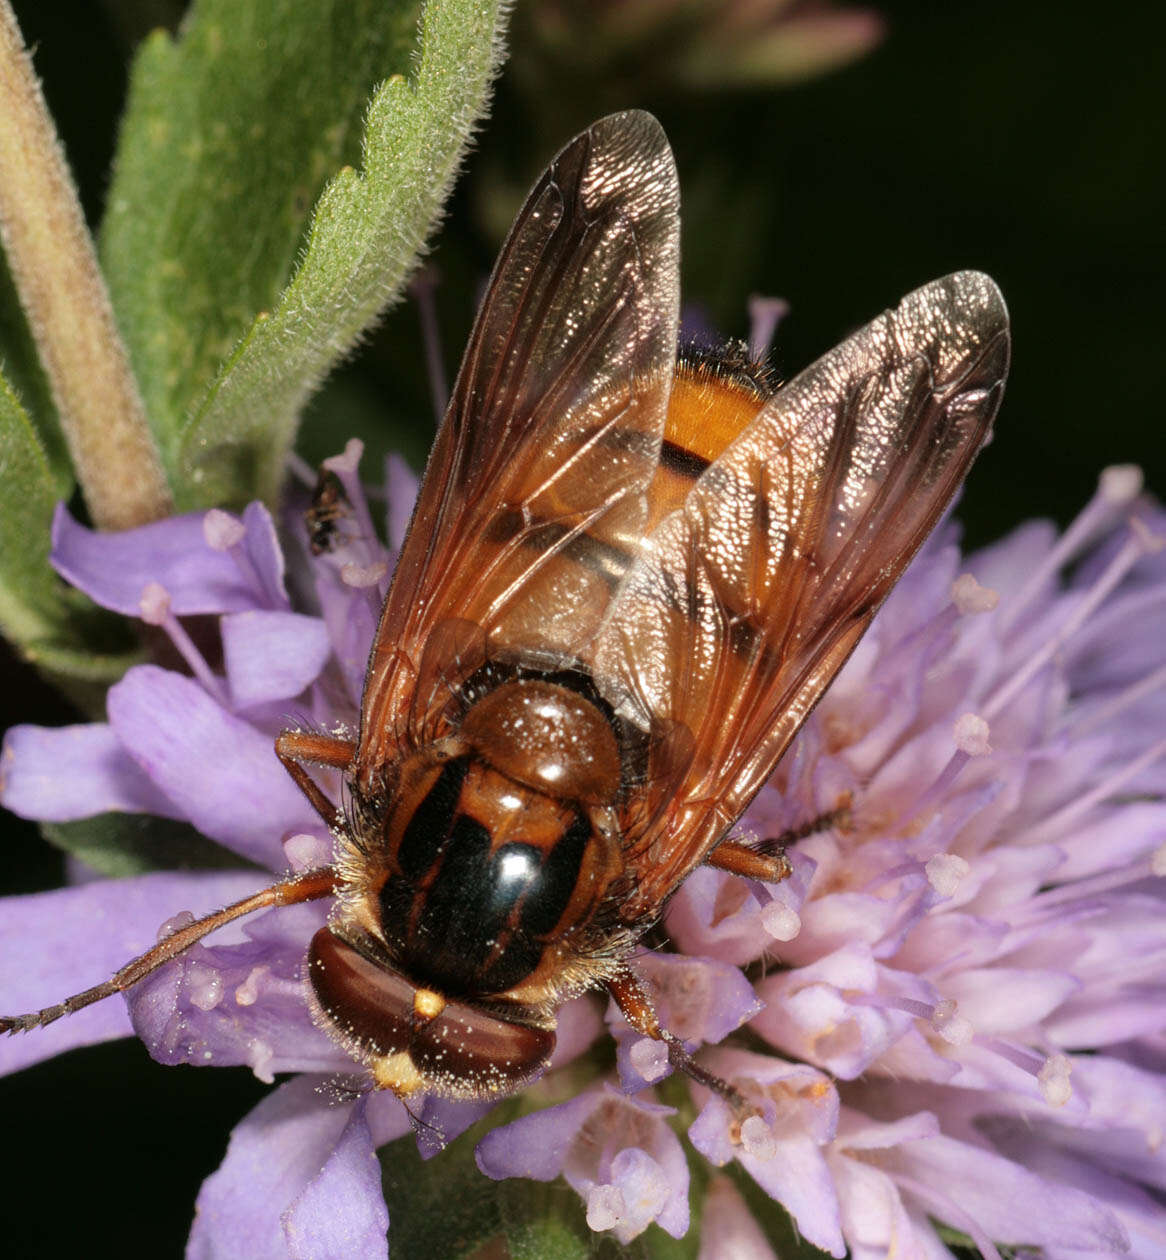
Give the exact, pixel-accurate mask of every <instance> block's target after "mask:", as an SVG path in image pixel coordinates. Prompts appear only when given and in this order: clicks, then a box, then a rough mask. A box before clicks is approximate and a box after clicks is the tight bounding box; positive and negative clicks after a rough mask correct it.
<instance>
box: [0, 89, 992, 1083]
mask: <svg viewBox="0 0 1166 1260" xmlns="http://www.w3.org/2000/svg"><path fill="white" fill-rule="evenodd" d="M678 323H679V193H678V188H677V178H676V170H675V165H674V163H673V159H672V154H671V151H670V149H669V147H668V143H667V140H666V139H665V137H664V134H663V132H662V131H661V129H660V127H659V124H658V123H657V122H656V121H655V120H654V119H653V118H651V117H650V116H649V115H647V114H643V113H639V112H635V111H632V112H628V113H624V114H615V115H612V116H611V117H609V118H604V119H601V120H600V121H599V122H597V123H595V124H594V126H592V127H590V128H588V129H587V130H586V131H585V132H583V133H582V134H581V135H579V136H577V137H576V138H575V139H574V140H573V141H571V142H570V143H569V144H568V145H567V146H566V147H565V148H564V149H563V150H562V151H561V152H560V153H559V154H558V155H557V156H556V157H555V159H554V160H553V161H552V163H551V165H550V166H549V167H548V169H547V171H546V172H545V173H544V175H543V176H542V178H541V179H540V180H539V182H538V183H537V184H536V185H535V187H534V189H533V190H532V192H531V193H530V196H529V197H528V199H527V201H526V203H525V204H524V206H523V207H522V209H521V211H520V212H519V215H518V217H517V219H516V221H515V223H514V226H513V228H512V229H511V231H510V234H509V236H508V237H507V240H506V242H505V244H504V246H503V249H502V252H501V255H500V257H499V261H498V263H497V265H496V267H495V270H494V273H493V275H492V277H491V280H490V284H489V287H488V289H487V292H486V296H485V298H484V299H483V302H482V306H481V309H480V310H479V312H478V315H477V318H476V320H475V323H474V328H473V332H472V334H471V337H470V342H469V345H468V346H467V349H466V352H465V356H464V358H463V361H462V366H461V369H460V371H459V374H458V377H457V381H456V384H455V387H454V389H453V392H452V395H451V399H450V405H449V409H448V411H447V413H446V416H445V420H444V421H443V423H442V425H441V427H440V430H439V432H438V435H437V439H436V442H435V444H434V449H433V452H432V454H431V456H430V460H429V464H428V467H427V469H426V473H425V477H424V480H423V482H422V485H421V490H420V493H419V496H418V500H417V506H416V508H415V511H414V515H413V520H412V523H411V525H410V528H409V531H408V534H407V536H406V538H405V541H404V544H403V546H402V549H401V554H400V559H399V562H398V565H397V569H396V573H395V575H394V577H393V581H392V584H391V586H390V589H389V592H388V595H387V597H386V600H385V604H384V607H383V610H382V612H381V617H380V621H379V624H378V627H377V631H376V635H375V638H374V641H373V643H372V648H371V652H370V655H369V660H368V668H367V672H366V675H365V683H364V692H363V696H362V699H361V713H360V731H359V736H358V738H357V739H355V740H352V739H349V738H345V737H341V736H339V735H327V734H322V733H316V732H312V731H284V732H283V733H282V734H280V735H279V737H278V739H277V741H276V754H277V756H278V757H279V758H280V760H281V761H282V762H283V764H284V766H285V767H286V769H287V770H288V772H289V774H290V775H291V776H292V778H293V779H294V781H295V782H296V784H297V785H298V786H299V787H300V789H301V790H302V791H303V793H304V794H305V796H306V797H307V799H308V801H309V802H310V803H311V805H312V807H313V808H314V809H315V811H316V812H317V813H318V814H319V815H320V817H321V818H322V819H323V820H324V822H325V823H326V824H327V826H328V828H329V829H330V830H331V832H332V833H333V834H334V835H335V836H336V838H337V843H338V845H339V854H338V857H337V860H336V862H335V863H334V864H333V865H332V866H329V867H326V868H320V869H318V870H315V871H311V872H307V873H306V874H304V875H300V876H296V877H294V878H289V879H287V880H284V881H281V882H280V883H278V884H275V885H273V886H272V887H271V888H269V889H267V890H265V891H264V892H262V893H259V894H255V895H254V896H252V897H249V898H247V899H245V900H244V901H241V902H238V903H236V904H235V905H234V906H231V907H228V908H227V909H226V910H223V911H220V912H219V913H218V914H215V915H211V916H208V917H207V918H206V919H204V920H201V921H199V922H198V923H195V924H191V925H189V926H187V927H184V928H182V929H180V930H179V931H178V932H176V933H174V934H173V935H172V936H170V937H167V938H166V939H165V940H164V941H162V942H161V943H160V944H159V945H158V946H156V947H155V948H154V949H153V950H151V951H149V953H147V954H145V955H143V956H142V957H141V958H139V959H136V960H135V961H134V962H132V963H130V964H128V965H127V966H126V967H125V968H123V969H122V971H120V972H118V974H117V975H116V976H115V977H114V978H113V979H112V980H111V981H109V982H107V983H106V984H103V985H99V986H97V987H95V988H94V989H91V990H87V991H86V992H85V993H82V994H79V995H77V996H76V997H74V998H70V999H67V1000H66V1001H65V1002H63V1003H61V1004H59V1005H58V1006H54V1007H49V1008H46V1009H45V1010H43V1011H40V1012H34V1013H32V1014H30V1015H26V1016H16V1017H12V1018H8V1019H5V1020H2V1021H0V1028H4V1027H6V1028H8V1029H9V1030H10V1031H11V1030H16V1029H27V1028H31V1027H34V1026H35V1025H37V1024H43V1023H47V1022H49V1021H50V1020H52V1019H55V1018H57V1017H58V1016H59V1015H61V1014H65V1013H67V1012H68V1011H71V1010H75V1009H77V1008H79V1007H81V1006H84V1005H87V1004H88V1003H90V1002H93V1001H96V1000H98V999H99V998H102V997H105V996H108V995H109V994H111V993H115V992H118V991H121V990H124V989H126V988H128V987H129V986H130V985H132V984H135V983H137V981H138V980H140V979H141V978H142V977H143V976H144V975H146V974H148V973H149V972H150V971H151V970H153V969H154V968H155V967H158V966H160V965H161V964H162V963H164V962H166V961H168V960H169V959H171V958H173V957H175V956H176V955H177V954H179V953H180V952H182V950H184V949H186V948H188V947H189V946H190V945H191V944H193V943H194V941H196V940H198V939H200V938H201V936H203V935H205V934H206V933H207V932H209V931H211V930H213V929H214V928H215V927H217V926H219V925H220V924H222V923H225V922H228V921H229V920H231V919H233V918H236V917H238V916H239V915H241V914H246V913H250V912H251V911H253V910H257V909H262V908H265V907H271V906H280V905H286V904H289V903H292V902H297V901H306V900H310V899H313V898H319V897H325V896H332V897H333V898H334V902H333V909H332V912H331V916H330V920H329V924H328V926H327V927H324V928H321V929H320V930H319V931H318V932H316V934H315V936H314V937H313V939H312V941H311V944H310V948H309V950H308V954H307V965H306V971H305V976H306V981H307V989H308V991H309V994H310V998H309V1000H310V1002H311V1004H312V1007H313V1010H314V1012H315V1014H316V1016H317V1019H318V1021H319V1022H320V1024H321V1025H322V1026H323V1027H324V1028H325V1029H326V1030H327V1031H328V1033H329V1034H330V1035H331V1036H332V1037H333V1039H334V1040H335V1041H336V1042H337V1043H338V1044H339V1045H341V1046H342V1047H343V1048H344V1049H345V1050H346V1051H348V1053H349V1054H350V1055H351V1056H352V1057H353V1058H354V1059H355V1060H356V1061H357V1062H358V1063H360V1064H362V1065H364V1066H365V1067H367V1068H368V1069H369V1071H370V1073H371V1077H372V1081H373V1084H374V1085H375V1086H377V1087H379V1088H385V1089H391V1090H393V1091H394V1092H396V1093H397V1094H399V1095H402V1096H408V1095H412V1094H416V1093H418V1092H420V1091H432V1092H435V1093H438V1094H443V1095H446V1096H450V1097H456V1098H486V1097H495V1096H497V1095H500V1094H503V1093H507V1092H511V1091H513V1090H515V1089H517V1088H518V1087H519V1086H521V1085H522V1084H523V1083H524V1082H525V1081H527V1080H529V1079H531V1077H533V1076H534V1075H536V1074H537V1073H538V1072H539V1071H540V1070H541V1069H542V1067H543V1066H544V1065H545V1064H546V1062H547V1061H548V1058H549V1056H550V1053H551V1051H552V1049H553V1047H554V1044H555V1012H556V1010H557V1008H558V1006H559V1005H560V1004H561V1003H562V1002H563V1001H564V1000H565V999H566V998H568V997H570V996H572V995H574V994H578V993H580V992H582V991H584V990H586V989H588V988H596V987H603V988H605V989H606V990H607V992H608V994H609V995H610V997H611V998H613V999H614V1001H615V1002H616V1003H617V1005H618V1006H619V1008H620V1010H621V1012H622V1013H623V1015H624V1017H625V1018H626V1019H627V1021H628V1022H629V1024H631V1026H632V1027H634V1028H635V1029H636V1030H638V1031H639V1032H640V1033H641V1034H642V1035H644V1036H647V1037H652V1038H656V1039H658V1040H660V1041H662V1042H664V1043H665V1044H666V1045H667V1047H668V1056H669V1059H670V1060H671V1062H672V1064H673V1065H674V1066H676V1067H679V1068H681V1069H683V1070H684V1071H686V1072H688V1073H689V1074H690V1075H692V1076H693V1077H695V1078H696V1079H697V1080H700V1081H702V1082H703V1083H704V1084H706V1085H708V1086H709V1087H710V1088H712V1089H719V1090H720V1091H721V1093H722V1094H724V1095H725V1096H727V1097H729V1098H732V1099H733V1100H734V1101H735V1102H736V1103H738V1104H739V1105H741V1106H744V1105H745V1104H744V1100H743V1099H742V1098H741V1096H740V1095H739V1094H738V1093H737V1092H736V1091H735V1090H734V1089H733V1087H732V1086H730V1085H728V1084H726V1083H725V1082H723V1081H720V1080H718V1079H717V1078H716V1077H714V1076H712V1075H711V1074H710V1073H708V1072H707V1071H705V1070H704V1069H703V1068H702V1067H701V1066H700V1065H699V1063H697V1062H696V1061H695V1060H694V1059H693V1057H692V1055H691V1054H690V1053H688V1051H687V1050H686V1049H685V1047H684V1046H683V1044H682V1043H680V1042H679V1041H678V1040H677V1038H676V1037H674V1036H673V1035H672V1034H670V1033H669V1032H668V1030H667V1029H665V1028H662V1027H661V1025H660V1023H659V1021H658V1020H657V1018H656V1015H655V1012H654V1010H653V1007H652V1003H651V1001H650V999H649V997H648V995H647V994H646V993H645V991H644V990H643V988H642V987H641V985H640V983H639V981H638V980H637V978H636V975H635V972H634V969H633V965H632V962H631V956H632V953H633V950H634V947H635V944H636V942H637V940H638V939H639V938H640V937H641V936H642V935H643V933H644V932H645V931H646V929H647V928H648V927H649V926H650V925H651V924H653V923H655V922H656V921H657V920H658V919H659V917H660V915H661V913H662V911H663V908H664V907H665V905H666V904H667V902H668V900H669V898H670V897H671V896H672V895H673V893H674V892H675V891H676V889H677V888H678V887H679V886H680V884H681V883H682V882H683V881H684V879H685V878H686V877H687V876H688V874H689V873H690V872H692V871H693V870H694V869H695V868H696V867H697V866H699V865H700V864H702V863H707V864H709V865H711V866H714V867H717V868H719V869H720V870H723V871H727V872H730V873H732V874H735V875H739V876H744V877H747V878H751V879H755V880H763V881H771V882H772V881H777V880H780V879H783V878H785V877H786V876H787V875H788V874H789V873H790V866H789V863H788V862H787V861H786V859H785V857H784V855H783V853H782V851H781V838H780V837H777V838H772V839H771V840H768V841H762V842H761V843H759V844H747V843H744V842H742V841H738V840H735V839H734V838H733V837H732V836H731V835H730V832H731V829H732V827H733V825H734V824H735V823H736V821H737V819H738V818H739V817H740V816H741V814H742V813H743V811H744V810H745V809H746V807H747V806H748V805H749V803H750V801H751V800H752V799H753V797H754V796H755V794H756V793H757V792H758V791H759V790H760V788H761V787H762V785H763V784H764V783H765V782H766V780H767V779H768V778H769V776H770V774H771V773H772V771H773V769H774V767H775V766H776V765H777V763H778V761H779V759H780V758H781V756H782V755H783V753H784V752H785V750H786V749H787V748H788V746H789V744H790V741H791V740H792V739H793V738H794V736H795V734H796V733H797V731H798V729H799V728H800V726H801V724H802V723H803V722H804V721H805V719H806V717H807V716H808V715H809V713H810V712H811V710H812V709H813V707H814V705H815V704H816V703H817V702H818V700H819V699H820V698H821V696H822V694H823V692H824V690H825V689H826V687H827V686H828V685H829V684H830V682H831V680H832V679H833V678H834V676H835V675H836V674H837V672H838V670H839V669H840V668H841V667H842V666H843V664H844V663H845V662H846V660H847V658H848V656H849V655H850V653H851V652H852V651H853V650H854V648H855V646H856V645H857V643H858V641H859V639H860V638H861V636H862V635H863V633H864V632H865V630H866V628H867V627H868V626H869V624H870V622H871V619H872V618H873V617H874V615H875V613H876V612H877V610H878V608H879V606H880V605H881V604H882V602H883V600H884V599H886V597H887V595H888V594H889V592H890V590H891V588H892V587H893V585H894V584H895V582H896V581H897V580H898V578H899V577H900V576H901V575H902V573H903V571H904V569H905V568H906V566H907V564H908V563H909V562H910V560H911V558H912V557H913V556H914V555H915V553H916V552H917V551H918V549H919V547H920V546H921V545H922V543H923V541H924V539H925V538H926V537H927V535H928V533H929V532H930V531H931V529H932V528H933V526H934V525H935V523H936V522H937V521H938V520H939V518H940V517H941V515H942V514H943V512H944V511H945V510H946V508H947V506H948V504H949V503H950V502H951V499H952V497H953V495H954V494H955V492H956V490H957V489H958V487H959V485H960V483H961V482H962V480H963V477H964V475H965V474H966V472H967V470H968V468H969V466H970V465H971V462H972V460H973V458H974V457H975V455H976V453H977V452H978V451H979V449H980V447H981V446H982V445H983V444H984V442H985V440H986V439H987V437H988V435H989V432H990V429H991V424H992V420H993V417H994V416H995V414H996V410H997V407H998V406H999V402H1000V397H1001V392H1002V389H1003V382H1004V377H1005V374H1006V372H1007V366H1008V345H1009V342H1008V322H1007V313H1006V311H1005V308H1004V303H1003V300H1002V298H1001V296H1000V294H999V292H998V290H997V289H996V286H995V285H994V284H993V283H992V281H991V280H990V279H988V277H986V276H983V275H980V274H978V273H976V272H959V273H956V274H954V275H951V276H947V277H945V278H943V279H940V280H936V281H933V282H932V283H931V284H928V285H925V286H924V287H923V288H920V289H917V290H916V291H915V292H913V293H910V294H908V296H907V297H905V298H904V299H903V300H902V301H901V303H900V304H899V305H898V307H896V308H895V309H894V310H890V311H886V312H884V313H883V314H882V315H880V316H878V317H877V318H876V319H874V320H873V321H872V322H871V323H869V324H868V325H867V326H866V327H864V328H861V329H859V330H858V331H857V332H855V333H853V334H852V335H851V336H849V337H848V338H847V339H846V340H845V341H844V342H843V343H842V344H841V345H839V346H837V347H836V348H835V349H834V350H832V351H830V352H829V353H828V354H826V355H825V356H823V358H822V359H820V360H819V361H818V362H817V363H815V364H813V365H811V366H810V367H808V368H807V369H805V370H804V371H803V372H801V373H800V374H799V375H797V376H796V377H794V378H793V379H792V380H791V381H789V382H788V383H786V384H785V385H784V386H782V387H781V388H780V389H774V388H773V386H772V383H771V382H770V381H769V380H768V378H767V376H766V374H765V373H764V372H763V371H760V370H758V369H757V367H756V365H751V364H749V363H747V362H745V361H744V360H743V358H742V356H741V355H740V354H739V353H736V352H734V353H731V354H727V355H724V354H721V355H716V354H714V355H704V356H700V355H697V356H692V355H687V356H681V358H680V360H679V362H678V360H677V335H678ZM349 516H350V512H349V505H348V503H347V502H346V500H345V497H344V494H343V488H342V487H340V486H338V485H337V484H336V482H335V480H334V479H333V480H329V479H327V478H325V479H322V480H321V482H320V483H319V485H318V486H317V489H316V494H315V498H314V501H313V506H312V509H311V511H310V512H309V515H308V518H307V524H308V530H309V544H310V547H311V549H312V550H313V552H314V553H315V554H316V555H317V556H323V557H324V559H326V560H334V559H335V557H334V556H333V555H330V554H328V553H330V552H332V551H334V550H336V549H337V548H339V547H341V546H342V545H343V544H344V540H345V538H346V537H347V531H348V529H350V528H355V527H356V526H355V522H352V523H349V519H348V518H349ZM321 563H323V561H321ZM314 766H323V767H328V768H331V769H333V770H337V771H340V772H342V774H343V775H344V779H345V785H346V790H347V795H348V797H349V807H348V808H347V810H341V809H340V808H339V807H338V806H337V805H336V803H335V802H334V801H332V800H331V799H330V798H329V797H328V795H327V794H326V793H325V792H324V790H323V789H322V788H321V787H320V785H319V784H318V783H317V782H316V781H315V779H314V778H313V777H312V774H311V772H310V767H314ZM839 816H840V810H834V811H832V812H830V813H828V814H827V815H825V816H824V817H825V819H826V823H825V825H829V823H830V820H832V819H834V818H837V817H839ZM800 834H805V829H804V828H803V829H801V831H800Z"/></svg>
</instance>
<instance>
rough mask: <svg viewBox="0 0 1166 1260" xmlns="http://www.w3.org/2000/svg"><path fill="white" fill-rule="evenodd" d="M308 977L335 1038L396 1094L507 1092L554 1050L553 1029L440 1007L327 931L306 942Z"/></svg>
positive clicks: (449, 1004) (456, 1006)
mask: <svg viewBox="0 0 1166 1260" xmlns="http://www.w3.org/2000/svg"><path fill="white" fill-rule="evenodd" d="M308 975H309V977H310V978H311V982H312V990H313V992H314V993H315V996H316V1001H317V1003H318V1005H319V1009H320V1011H321V1012H322V1013H323V1015H324V1016H325V1018H326V1019H327V1020H328V1023H329V1024H330V1025H331V1027H332V1031H333V1032H334V1034H335V1035H337V1036H338V1037H340V1039H341V1040H342V1041H343V1042H344V1043H345V1045H346V1046H347V1047H348V1049H349V1050H350V1051H351V1052H352V1053H353V1054H354V1055H355V1056H356V1057H358V1058H360V1059H362V1060H364V1061H365V1062H367V1063H368V1064H369V1066H370V1067H371V1068H372V1069H373V1074H374V1076H375V1077H376V1078H377V1082H378V1084H379V1085H380V1086H381V1087H382V1088H391V1089H394V1090H395V1092H397V1093H398V1094H400V1095H402V1096H404V1095H406V1094H410V1093H415V1092H418V1091H420V1090H427V1089H439V1090H440V1091H441V1092H442V1093H443V1094H445V1095H446V1096H447V1097H449V1096H453V1097H461V1098H489V1097H493V1096H495V1095H498V1094H504V1093H509V1092H511V1091H513V1090H515V1089H517V1088H519V1086H521V1085H522V1084H523V1083H525V1082H526V1081H528V1080H530V1078H531V1077H533V1076H534V1075H535V1074H536V1073H537V1072H538V1071H539V1070H540V1069H541V1068H543V1067H544V1066H545V1065H546V1062H547V1059H548V1058H549V1056H550V1053H551V1051H552V1050H553V1049H554V1046H555V1034H554V1032H553V1031H552V1030H550V1029H547V1028H536V1027H534V1026H532V1025H530V1024H524V1023H519V1022H514V1021H511V1020H508V1019H504V1018H502V1017H501V1016H498V1015H494V1014H491V1013H488V1012H486V1011H484V1010H482V1009H481V1008H479V1007H476V1006H469V1005H467V1004H465V1003H464V1002H457V1001H446V1000H444V999H443V998H442V997H440V996H439V995H438V994H436V993H433V992H431V991H430V990H428V989H423V988H419V987H418V986H417V985H415V984H413V983H411V982H410V981H409V980H406V979H405V977H404V976H402V975H400V974H399V973H398V972H396V971H393V970H392V969H391V968H389V967H386V966H385V965H383V964H382V963H379V962H374V961H373V960H372V959H369V958H366V957H365V955H364V954H362V953H361V952H360V951H359V950H357V949H354V948H353V946H351V945H349V944H348V942H347V941H343V940H341V939H340V937H338V936H337V935H336V934H335V933H334V932H333V931H332V930H331V928H321V929H320V930H319V931H318V932H317V933H316V935H315V936H314V937H313V938H312V944H311V948H310V949H309V951H308ZM401 1056H403V1057H401ZM390 1061H391V1062H390Z"/></svg>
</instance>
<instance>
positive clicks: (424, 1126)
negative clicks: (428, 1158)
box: [401, 1098, 448, 1151]
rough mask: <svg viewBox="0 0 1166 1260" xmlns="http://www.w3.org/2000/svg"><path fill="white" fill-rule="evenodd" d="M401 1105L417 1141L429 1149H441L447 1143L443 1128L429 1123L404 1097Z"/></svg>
mask: <svg viewBox="0 0 1166 1260" xmlns="http://www.w3.org/2000/svg"><path fill="white" fill-rule="evenodd" d="M401 1106H402V1107H404V1108H405V1114H406V1115H407V1116H408V1117H409V1125H410V1127H411V1128H412V1130H413V1136H414V1137H415V1138H416V1139H417V1141H418V1142H420V1143H423V1144H424V1145H425V1146H426V1147H428V1148H430V1149H431V1150H434V1151H443V1150H444V1149H445V1147H446V1146H447V1144H448V1138H446V1136H445V1130H444V1129H440V1128H438V1126H437V1125H435V1124H430V1122H429V1121H428V1120H426V1119H424V1118H423V1117H422V1116H421V1114H420V1113H419V1112H416V1111H414V1110H413V1108H412V1107H410V1106H409V1103H408V1101H407V1100H406V1099H404V1098H402V1099H401Z"/></svg>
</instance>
